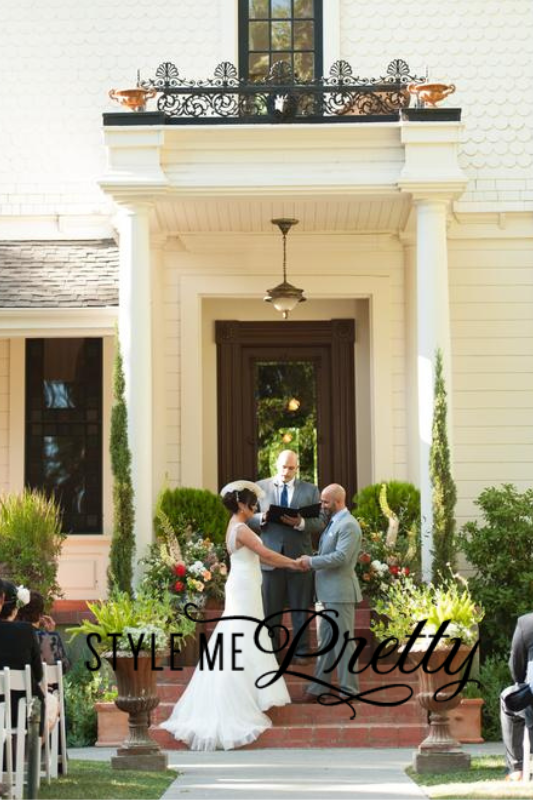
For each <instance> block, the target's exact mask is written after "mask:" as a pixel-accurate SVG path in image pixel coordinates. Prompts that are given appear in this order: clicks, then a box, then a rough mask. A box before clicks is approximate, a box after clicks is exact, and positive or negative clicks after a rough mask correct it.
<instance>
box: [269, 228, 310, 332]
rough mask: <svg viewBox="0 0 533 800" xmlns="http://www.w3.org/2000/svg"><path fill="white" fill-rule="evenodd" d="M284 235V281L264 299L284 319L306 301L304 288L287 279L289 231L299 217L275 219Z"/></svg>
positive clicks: (270, 290)
mask: <svg viewBox="0 0 533 800" xmlns="http://www.w3.org/2000/svg"><path fill="white" fill-rule="evenodd" d="M272 224H273V225H277V226H278V228H279V229H280V231H281V233H282V235H283V281H282V282H281V283H278V285H277V286H274V288H273V289H268V290H267V293H266V295H265V297H264V298H263V300H265V302H267V303H272V305H273V306H274V308H275V309H276V311H280V312H281V314H282V316H283V319H287V318H288V316H289V312H291V311H293V310H294V309H295V308H296V306H297V305H298V303H305V300H306V298H305V297H304V290H303V289H298V287H297V286H293V285H292V283H289V282H288V281H287V233H288V232H289V230H290V229H291V227H292V226H293V225H297V224H298V220H297V219H273V220H272Z"/></svg>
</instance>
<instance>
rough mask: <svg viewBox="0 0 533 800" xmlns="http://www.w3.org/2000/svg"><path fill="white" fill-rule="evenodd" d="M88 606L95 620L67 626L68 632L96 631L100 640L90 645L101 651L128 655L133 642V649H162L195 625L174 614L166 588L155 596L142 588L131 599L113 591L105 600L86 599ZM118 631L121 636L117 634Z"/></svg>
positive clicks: (187, 634) (77, 633)
mask: <svg viewBox="0 0 533 800" xmlns="http://www.w3.org/2000/svg"><path fill="white" fill-rule="evenodd" d="M87 607H88V609H89V611H90V612H91V613H92V615H93V618H94V621H93V620H89V619H84V620H83V621H82V623H81V625H79V626H78V627H76V628H68V629H67V633H72V635H73V636H79V635H80V634H81V635H87V634H90V633H93V634H98V637H99V639H98V641H95V642H94V643H93V646H94V648H95V650H97V651H98V652H100V653H108V652H109V651H111V650H115V651H116V652H117V653H119V654H125V655H129V656H130V655H131V654H132V643H133V645H134V647H135V649H137V648H139V649H140V650H143V651H152V650H153V651H154V652H164V651H165V650H167V649H168V646H169V639H170V635H171V634H181V635H182V641H184V640H185V639H186V638H187V637H188V636H191V635H192V634H193V633H194V631H195V628H196V625H195V623H194V622H192V621H191V620H190V619H188V618H187V617H185V616H184V615H182V614H176V609H175V607H174V604H173V602H172V597H171V595H170V593H169V592H168V591H167V592H163V593H162V594H161V595H160V596H155V595H154V594H153V593H148V592H147V591H146V590H144V591H143V590H141V591H139V592H138V594H137V596H136V597H133V598H132V597H130V595H129V594H128V593H127V592H119V591H115V592H114V593H113V594H112V595H111V597H110V598H109V599H108V600H101V601H99V602H97V603H89V602H88V603H87ZM118 633H120V634H121V636H120V637H117V636H116V634H118ZM128 634H130V637H131V639H130V638H129V637H128ZM142 634H144V635H143V636H142Z"/></svg>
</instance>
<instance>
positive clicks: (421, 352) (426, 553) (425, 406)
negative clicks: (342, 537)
mask: <svg viewBox="0 0 533 800" xmlns="http://www.w3.org/2000/svg"><path fill="white" fill-rule="evenodd" d="M416 209H417V233H416V245H417V252H416V320H417V322H416V353H417V387H418V460H419V479H420V495H421V511H422V577H423V578H424V580H429V579H430V578H431V571H432V570H431V566H432V555H431V550H432V546H433V514H432V508H431V481H430V476H429V452H430V447H431V428H432V424H433V395H434V382H435V369H434V367H435V354H436V351H437V348H440V349H441V350H442V355H443V365H444V378H445V381H446V390H447V393H448V398H449V402H448V407H449V408H450V406H451V342H450V318H449V306H450V304H449V295H448V248H447V240H446V209H447V198H443V199H441V198H423V199H418V200H416ZM450 432H451V425H450V419H448V436H449V438H450V443H451V435H450Z"/></svg>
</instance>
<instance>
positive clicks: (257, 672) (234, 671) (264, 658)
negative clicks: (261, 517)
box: [161, 523, 290, 750]
mask: <svg viewBox="0 0 533 800" xmlns="http://www.w3.org/2000/svg"><path fill="white" fill-rule="evenodd" d="M240 524H244V523H238V524H237V525H234V526H233V528H231V529H230V531H229V533H228V539H227V547H228V552H229V554H230V563H231V569H230V574H229V577H228V580H227V583H226V599H225V607H224V617H233V616H247V617H253V618H254V619H256V620H260V621H262V620H263V618H264V612H263V601H262V597H261V567H260V561H259V556H258V555H257V554H256V553H254V552H253V550H250V549H249V548H248V547H239V548H238V549H236V536H237V528H238V527H239V525H240ZM254 535H255V534H254ZM257 626H258V623H256V622H253V621H252V620H239V619H235V620H232V619H222V620H221V621H220V622H218V623H217V626H216V628H215V629H214V631H213V633H212V634H211V638H210V640H209V643H208V647H207V650H208V652H209V656H210V659H211V661H212V662H213V661H214V666H213V667H210V666H209V664H208V661H207V658H204V663H203V669H200V666H201V664H199V665H198V666H197V667H196V670H195V672H194V675H193V677H192V679H191V681H190V683H189V685H188V686H187V688H186V690H185V692H184V694H183V696H182V697H181V699H180V700H178V702H177V703H176V705H175V706H174V710H173V712H172V714H171V716H170V717H169V719H168V720H167V721H166V722H163V723H162V724H161V728H164V729H165V730H167V731H169V732H170V733H171V734H172V735H173V736H174V738H175V739H178V740H180V741H183V742H186V743H187V744H188V746H189V748H190V749H191V750H220V749H223V750H232V749H233V748H235V747H242V746H243V745H245V744H249V743H250V742H253V741H254V740H255V739H257V737H258V736H260V734H261V733H263V731H265V730H266V729H267V728H270V727H271V725H272V721H271V720H270V718H269V717H267V715H266V714H264V713H263V712H264V711H266V710H267V709H269V708H271V707H272V706H284V705H286V704H287V703H290V697H289V693H288V691H287V687H286V684H285V681H284V679H283V678H282V677H281V678H278V680H277V681H276V682H275V683H273V684H272V685H271V686H268V687H265V688H263V689H258V688H257V687H256V686H255V681H256V680H257V678H259V677H260V676H261V675H264V674H265V673H267V672H268V673H271V672H274V671H276V670H277V668H278V663H277V661H276V658H275V656H274V655H273V654H272V653H271V652H268V651H269V650H270V649H271V641H270V638H269V636H268V632H267V629H266V627H263V628H262V629H261V635H260V641H261V644H262V646H263V647H264V648H265V651H266V652H262V651H261V650H260V649H259V648H258V647H257V646H256V644H255V641H254V635H255V633H256V630H257ZM217 635H220V638H221V639H222V644H221V645H219V648H218V652H216V650H217V641H218V639H217ZM220 650H222V658H221V657H220ZM233 650H234V651H235V657H234V661H235V663H234V664H232V651H233Z"/></svg>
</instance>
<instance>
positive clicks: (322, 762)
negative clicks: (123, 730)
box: [69, 744, 503, 800]
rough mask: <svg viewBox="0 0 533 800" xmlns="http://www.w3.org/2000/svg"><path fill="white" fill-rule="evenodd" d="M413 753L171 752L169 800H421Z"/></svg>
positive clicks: (493, 750)
mask: <svg viewBox="0 0 533 800" xmlns="http://www.w3.org/2000/svg"><path fill="white" fill-rule="evenodd" d="M464 749H465V750H466V751H467V752H469V753H471V754H472V755H492V754H503V745H501V744H485V745H470V746H465V747H464ZM69 753H70V756H71V758H83V759H91V760H94V761H107V760H109V759H110V757H111V755H113V754H114V753H115V750H114V749H107V748H96V747H87V748H83V749H70V750H69ZM412 754H413V750H412V748H401V749H389V748H387V749H357V748H355V749H351V750H350V749H342V748H332V749H324V750H281V749H280V750H231V751H228V752H226V753H225V752H221V751H217V752H215V753H191V752H189V751H186V750H183V751H182V750H169V751H168V755H169V766H171V767H172V768H173V769H177V770H179V771H180V773H181V775H180V776H179V778H177V780H175V781H174V783H173V784H172V785H171V786H170V787H169V788H168V790H167V792H166V793H165V794H164V795H163V797H164V800H177V798H184V800H330V798H331V800H341V798H342V800H348V798H349V800H351V798H354V797H355V798H358V800H420V798H425V797H426V794H425V793H424V791H423V790H422V789H421V788H420V787H419V786H417V785H416V784H415V783H413V782H412V781H411V780H410V778H408V777H407V776H406V774H405V772H404V769H405V767H406V766H408V765H409V764H410V763H411V759H412Z"/></svg>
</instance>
